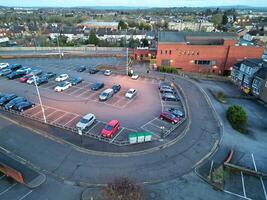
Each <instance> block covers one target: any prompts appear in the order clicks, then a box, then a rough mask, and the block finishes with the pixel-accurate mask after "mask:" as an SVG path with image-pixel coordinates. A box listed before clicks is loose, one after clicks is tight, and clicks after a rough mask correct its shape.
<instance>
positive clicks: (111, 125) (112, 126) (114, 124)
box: [101, 119, 121, 138]
mask: <svg viewBox="0 0 267 200" xmlns="http://www.w3.org/2000/svg"><path fill="white" fill-rule="evenodd" d="M120 126H121V124H120V122H119V121H118V120H116V119H114V120H111V121H110V122H108V123H107V125H106V126H105V127H104V128H103V129H102V131H101V135H102V136H104V137H108V138H110V137H112V135H114V134H115V133H116V132H117V131H118V129H119V127H120Z"/></svg>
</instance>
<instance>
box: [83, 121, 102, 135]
mask: <svg viewBox="0 0 267 200" xmlns="http://www.w3.org/2000/svg"><path fill="white" fill-rule="evenodd" d="M98 124H100V121H95V124H94V125H93V126H92V127H91V128H90V129H89V130H88V131H86V132H85V133H89V134H90V131H91V130H92V129H93V128H94V127H96V125H98Z"/></svg>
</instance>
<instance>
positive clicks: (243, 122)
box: [226, 105, 247, 133]
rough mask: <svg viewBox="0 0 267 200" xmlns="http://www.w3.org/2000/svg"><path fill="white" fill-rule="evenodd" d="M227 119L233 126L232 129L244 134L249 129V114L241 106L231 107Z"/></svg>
mask: <svg viewBox="0 0 267 200" xmlns="http://www.w3.org/2000/svg"><path fill="white" fill-rule="evenodd" d="M226 116H227V119H228V121H229V122H230V124H231V125H232V127H233V128H234V129H235V130H237V131H239V132H241V133H244V132H245V131H246V128H247V113H246V111H245V110H244V109H243V108H242V107H241V106H239V105H233V106H230V107H229V108H228V110H227V113H226Z"/></svg>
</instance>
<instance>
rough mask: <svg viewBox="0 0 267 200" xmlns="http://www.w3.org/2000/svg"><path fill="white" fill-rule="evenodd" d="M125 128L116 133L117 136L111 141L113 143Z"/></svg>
mask: <svg viewBox="0 0 267 200" xmlns="http://www.w3.org/2000/svg"><path fill="white" fill-rule="evenodd" d="M123 130H124V128H122V129H121V130H120V131H119V132H118V133H117V134H116V135H115V137H114V138H113V139H112V140H110V142H109V143H112V142H113V141H114V140H115V139H116V138H117V137H118V136H119V135H120V134H121V132H122V131H123Z"/></svg>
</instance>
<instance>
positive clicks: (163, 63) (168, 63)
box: [161, 60, 171, 66]
mask: <svg viewBox="0 0 267 200" xmlns="http://www.w3.org/2000/svg"><path fill="white" fill-rule="evenodd" d="M170 63H171V61H170V60H162V61H161V65H162V66H170Z"/></svg>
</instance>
